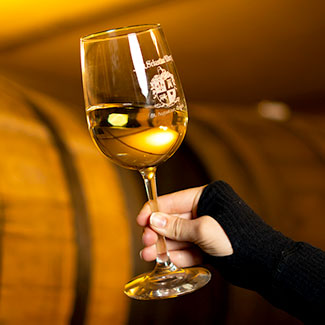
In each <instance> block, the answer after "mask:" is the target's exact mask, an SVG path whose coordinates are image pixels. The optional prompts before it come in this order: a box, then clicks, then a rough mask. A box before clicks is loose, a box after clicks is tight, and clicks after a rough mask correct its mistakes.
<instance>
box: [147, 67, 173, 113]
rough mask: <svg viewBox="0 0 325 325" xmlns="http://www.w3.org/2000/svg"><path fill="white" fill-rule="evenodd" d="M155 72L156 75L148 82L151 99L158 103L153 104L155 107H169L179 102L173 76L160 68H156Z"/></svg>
mask: <svg viewBox="0 0 325 325" xmlns="http://www.w3.org/2000/svg"><path fill="white" fill-rule="evenodd" d="M157 71H158V74H156V75H154V77H153V78H152V79H151V81H150V90H151V92H152V95H153V98H154V99H156V100H158V102H159V103H157V104H155V107H158V108H160V107H171V106H173V105H174V104H176V103H177V102H179V97H177V92H176V90H177V88H176V82H175V78H174V76H173V74H171V73H170V72H169V71H167V70H165V69H163V68H162V67H160V66H159V67H158V68H157Z"/></svg>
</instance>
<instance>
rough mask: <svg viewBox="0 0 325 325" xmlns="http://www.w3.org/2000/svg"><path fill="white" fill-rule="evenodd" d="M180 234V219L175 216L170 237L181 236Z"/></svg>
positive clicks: (176, 237)
mask: <svg viewBox="0 0 325 325" xmlns="http://www.w3.org/2000/svg"><path fill="white" fill-rule="evenodd" d="M181 236H182V219H181V218H177V217H176V218H175V219H174V221H173V224H172V237H173V239H178V238H181Z"/></svg>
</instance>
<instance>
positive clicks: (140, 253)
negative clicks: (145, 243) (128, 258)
mask: <svg viewBox="0 0 325 325" xmlns="http://www.w3.org/2000/svg"><path fill="white" fill-rule="evenodd" d="M139 255H140V258H141V259H142V250H141V251H140V252H139Z"/></svg>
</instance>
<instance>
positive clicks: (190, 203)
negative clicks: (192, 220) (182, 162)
mask: <svg viewBox="0 0 325 325" xmlns="http://www.w3.org/2000/svg"><path fill="white" fill-rule="evenodd" d="M203 188H204V186H201V187H194V188H190V189H187V190H183V191H179V192H175V193H171V194H167V195H163V196H160V197H159V198H158V205H159V210H160V211H161V212H165V213H178V214H187V215H188V216H190V215H191V214H192V213H196V206H197V203H198V201H199V198H200V195H201V193H202V191H203ZM150 214H151V210H150V206H149V204H148V202H147V203H146V204H145V205H144V206H143V208H142V209H141V211H140V212H139V214H138V216H137V222H138V224H139V225H140V226H142V227H144V226H146V225H147V224H148V219H149V216H150Z"/></svg>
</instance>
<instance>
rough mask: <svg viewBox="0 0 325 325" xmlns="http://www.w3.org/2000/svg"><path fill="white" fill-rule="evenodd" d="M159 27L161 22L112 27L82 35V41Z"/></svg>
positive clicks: (141, 31)
mask: <svg viewBox="0 0 325 325" xmlns="http://www.w3.org/2000/svg"><path fill="white" fill-rule="evenodd" d="M159 28H161V25H160V24H159V23H157V24H138V25H130V26H123V27H117V28H111V29H107V30H103V31H100V32H95V33H91V34H88V35H86V36H83V37H81V38H80V41H81V42H83V43H85V42H99V41H106V40H109V39H114V38H118V37H124V36H127V35H129V34H132V33H136V34H140V33H144V32H148V31H150V30H153V29H159Z"/></svg>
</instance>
